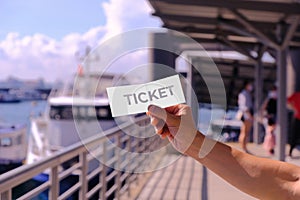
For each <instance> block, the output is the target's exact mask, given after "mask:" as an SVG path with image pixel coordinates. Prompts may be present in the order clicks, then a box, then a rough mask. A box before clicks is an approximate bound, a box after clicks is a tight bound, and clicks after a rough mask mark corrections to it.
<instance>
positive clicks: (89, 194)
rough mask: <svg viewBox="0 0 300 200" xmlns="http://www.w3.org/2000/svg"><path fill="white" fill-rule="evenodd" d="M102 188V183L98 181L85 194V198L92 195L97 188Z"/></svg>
mask: <svg viewBox="0 0 300 200" xmlns="http://www.w3.org/2000/svg"><path fill="white" fill-rule="evenodd" d="M101 188H102V183H98V184H97V185H95V186H94V187H93V188H92V189H91V190H90V191H89V192H88V193H87V194H86V196H87V198H91V196H93V195H94V194H95V193H96V192H97V191H98V190H100V189H101Z"/></svg>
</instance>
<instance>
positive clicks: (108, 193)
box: [105, 185, 118, 198]
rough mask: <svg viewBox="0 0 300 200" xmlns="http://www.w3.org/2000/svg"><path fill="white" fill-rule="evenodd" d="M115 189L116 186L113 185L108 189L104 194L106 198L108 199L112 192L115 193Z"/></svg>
mask: <svg viewBox="0 0 300 200" xmlns="http://www.w3.org/2000/svg"><path fill="white" fill-rule="evenodd" d="M117 188H118V186H117V185H113V186H112V187H111V188H109V190H107V192H106V193H105V196H106V198H107V197H109V196H110V195H111V194H112V193H113V192H115V191H116V190H117Z"/></svg>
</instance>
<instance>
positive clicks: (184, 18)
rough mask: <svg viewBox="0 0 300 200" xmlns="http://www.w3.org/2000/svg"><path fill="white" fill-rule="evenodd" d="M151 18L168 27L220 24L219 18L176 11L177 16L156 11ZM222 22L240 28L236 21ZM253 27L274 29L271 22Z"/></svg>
mask: <svg viewBox="0 0 300 200" xmlns="http://www.w3.org/2000/svg"><path fill="white" fill-rule="evenodd" d="M152 15H153V16H157V17H159V18H160V19H161V20H162V21H163V22H164V23H165V26H169V24H168V21H175V22H181V23H184V24H185V26H186V24H188V25H189V26H194V25H197V24H198V25H201V24H208V25H212V26H214V25H215V26H217V25H218V24H219V22H220V19H219V18H214V17H199V16H188V15H183V14H182V13H180V11H178V14H176V15H174V14H163V13H160V12H159V11H156V12H155V13H153V14H152ZM222 22H224V23H227V24H230V25H232V26H235V27H238V28H239V27H241V24H240V23H238V22H237V21H236V20H233V19H225V18H222ZM253 23H255V26H256V27H257V28H259V29H266V30H271V29H275V28H276V24H275V23H271V22H261V21H255V22H253Z"/></svg>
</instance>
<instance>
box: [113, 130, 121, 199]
mask: <svg viewBox="0 0 300 200" xmlns="http://www.w3.org/2000/svg"><path fill="white" fill-rule="evenodd" d="M120 133H122V132H120ZM121 148H122V144H121V134H117V146H116V149H115V154H116V156H117V162H116V166H117V167H116V170H117V172H118V173H117V177H116V183H115V184H117V191H116V198H117V199H120V190H121V185H122V183H121V169H120V168H121V150H120V149H121Z"/></svg>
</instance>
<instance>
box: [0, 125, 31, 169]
mask: <svg viewBox="0 0 300 200" xmlns="http://www.w3.org/2000/svg"><path fill="white" fill-rule="evenodd" d="M26 134H27V126H26V125H25V124H17V125H10V124H5V123H0V174H2V173H5V172H7V171H9V170H12V169H14V168H16V167H19V166H21V165H23V163H24V161H25V159H26V151H27V139H26Z"/></svg>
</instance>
